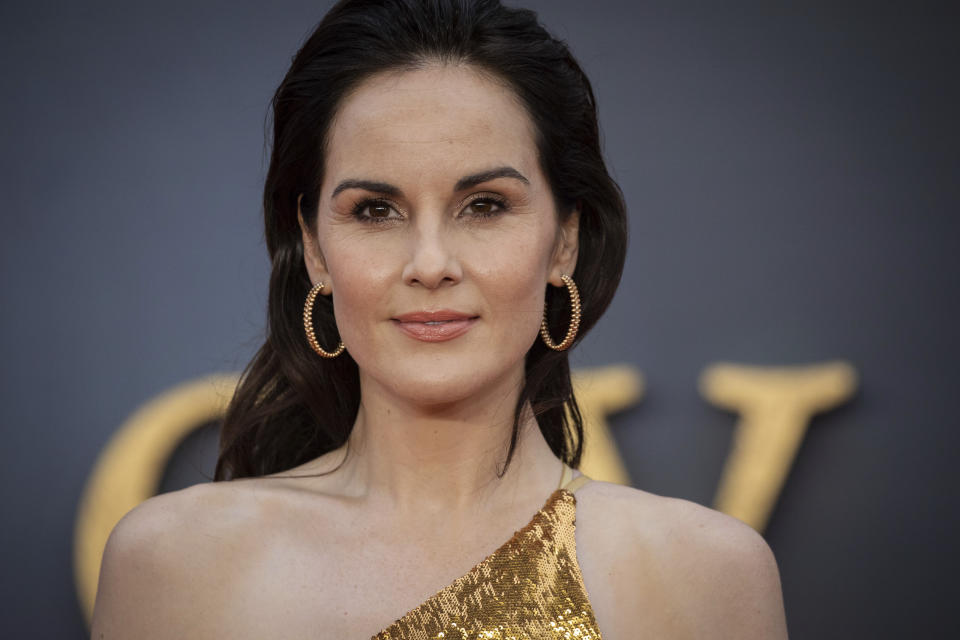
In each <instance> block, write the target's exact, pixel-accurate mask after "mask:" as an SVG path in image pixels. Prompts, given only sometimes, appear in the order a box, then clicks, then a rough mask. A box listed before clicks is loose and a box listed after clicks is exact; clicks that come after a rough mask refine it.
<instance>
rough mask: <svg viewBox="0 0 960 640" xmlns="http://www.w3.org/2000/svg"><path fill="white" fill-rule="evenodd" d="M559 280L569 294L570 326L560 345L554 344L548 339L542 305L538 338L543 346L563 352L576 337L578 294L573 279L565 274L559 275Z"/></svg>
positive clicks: (578, 318) (545, 310)
mask: <svg viewBox="0 0 960 640" xmlns="http://www.w3.org/2000/svg"><path fill="white" fill-rule="evenodd" d="M560 279H561V280H563V284H565V285H567V291H569V292H570V326H569V327H568V328H567V335H566V336H565V337H564V338H563V342H561V343H560V344H554V343H553V340H552V339H551V338H550V329H549V328H548V327H547V305H546V304H544V305H543V321H542V322H541V323H540V336H541V337H542V338H543V342H544V344H546V345H547V346H548V347H550V348H551V349H553V350H554V351H565V350H567V349H569V348H570V345H571V344H573V339H574V338H575V337H577V330H578V329H579V328H580V292H579V291H577V285H576V283H574V281H573V278H571V277H570V276H568V275H567V274H565V273H564V274H561V276H560Z"/></svg>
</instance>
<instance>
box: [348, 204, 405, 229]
mask: <svg viewBox="0 0 960 640" xmlns="http://www.w3.org/2000/svg"><path fill="white" fill-rule="evenodd" d="M391 213H396V209H394V207H393V205H392V204H391V203H390V202H387V201H386V200H380V199H375V198H367V199H365V200H361V201H360V202H358V203H357V204H356V205H354V207H353V210H352V211H351V214H352V215H353V217H354V218H356V219H357V220H360V221H361V222H371V223H374V224H377V223H383V222H390V221H391V220H399V219H400V215H399V214H397V215H396V216H391V215H390V214H391Z"/></svg>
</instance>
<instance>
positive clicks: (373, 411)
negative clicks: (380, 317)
mask: <svg viewBox="0 0 960 640" xmlns="http://www.w3.org/2000/svg"><path fill="white" fill-rule="evenodd" d="M518 388H519V383H518V381H514V380H508V381H505V383H504V384H502V385H494V386H493V388H491V389H489V390H488V391H486V392H484V393H482V394H476V395H474V396H472V397H470V398H467V399H464V400H461V401H459V402H453V403H448V404H442V405H436V404H434V405H428V406H424V405H420V404H415V403H411V402H408V401H405V400H403V399H401V398H397V397H396V396H393V395H392V394H390V393H389V392H387V391H386V390H384V389H383V388H382V387H378V386H377V385H376V384H375V383H374V382H372V381H370V380H361V389H362V390H363V392H362V395H361V397H362V400H361V404H360V409H359V411H358V414H357V420H356V422H355V424H354V428H353V431H352V433H351V436H350V441H349V455H348V456H347V458H346V459H345V461H344V464H343V468H342V469H341V472H342V474H343V475H342V476H341V477H342V479H343V482H344V483H345V486H343V489H344V490H345V492H347V493H349V494H352V495H356V496H359V495H364V496H369V497H371V498H374V499H378V500H380V499H382V500H385V501H387V502H388V503H390V504H391V506H392V507H393V508H396V509H399V510H402V511H407V510H411V511H412V510H416V511H421V512H423V511H427V512H434V513H440V512H447V513H449V512H451V511H459V510H464V509H473V510H476V508H477V507H478V503H484V502H487V501H491V500H493V499H494V498H495V499H496V500H495V501H496V502H498V503H500V502H502V501H507V502H519V501H523V500H527V501H529V500H530V499H531V495H536V496H543V492H544V491H545V490H552V489H553V488H555V486H556V484H557V482H558V481H559V479H560V469H561V467H560V462H559V461H558V460H557V458H556V456H554V454H553V452H552V451H551V450H550V447H549V445H548V444H547V443H546V441H545V440H544V438H543V435H542V434H541V432H540V429H539V427H538V425H537V423H536V420H535V419H534V417H533V415H532V413H531V412H530V409H529V406H527V407H525V410H524V412H522V414H521V418H522V419H521V421H520V425H519V431H518V437H517V444H516V447H515V449H514V454H513V458H512V460H511V462H510V465H509V467H508V468H507V470H506V472H505V473H503V475H502V476H498V471H499V470H501V469H502V467H503V464H504V462H505V461H506V456H507V452H508V451H509V446H510V436H511V432H512V428H513V414H514V407H515V405H516V401H517V397H518V394H519V391H518ZM510 389H513V391H512V392H510V391H509V390H510ZM338 473H340V472H338Z"/></svg>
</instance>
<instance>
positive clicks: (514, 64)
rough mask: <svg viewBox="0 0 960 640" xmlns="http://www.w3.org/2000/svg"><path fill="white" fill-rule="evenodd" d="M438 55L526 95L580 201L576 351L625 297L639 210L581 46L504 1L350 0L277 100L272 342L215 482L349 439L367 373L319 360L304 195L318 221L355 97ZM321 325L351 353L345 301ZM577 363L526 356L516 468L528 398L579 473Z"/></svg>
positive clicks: (229, 420) (541, 145)
mask: <svg viewBox="0 0 960 640" xmlns="http://www.w3.org/2000/svg"><path fill="white" fill-rule="evenodd" d="M438 61H439V62H444V63H449V64H464V65H469V66H472V67H474V68H477V69H479V70H482V71H484V72H486V73H489V74H491V75H492V76H494V77H496V78H499V79H500V80H502V81H505V82H506V83H507V85H508V86H509V87H511V88H512V89H513V91H514V92H515V93H516V95H517V97H518V98H519V99H520V101H521V103H522V104H523V105H524V106H525V108H526V111H527V113H528V114H529V116H530V118H531V120H532V122H533V124H534V127H535V142H536V146H537V151H538V156H539V161H540V165H541V169H542V170H543V172H544V175H545V176H546V178H547V181H548V183H549V184H550V188H551V191H552V194H553V199H554V202H555V203H556V205H557V215H558V218H559V219H560V220H561V221H562V220H565V219H566V218H567V216H569V215H570V214H571V213H572V211H573V210H574V209H575V208H576V206H577V205H579V207H580V225H579V238H578V240H579V254H578V258H577V266H576V269H575V271H574V273H573V274H572V276H573V279H574V281H575V282H576V284H577V285H578V287H579V289H580V292H581V297H582V315H581V320H580V331H579V333H578V334H577V338H576V340H575V341H574V344H576V343H577V342H579V340H580V339H581V338H582V337H583V336H584V334H585V333H586V332H587V331H589V330H590V328H591V327H592V326H593V325H594V324H596V322H597V320H598V319H599V318H600V316H601V315H602V314H603V312H604V311H605V310H606V308H607V306H608V305H609V304H610V301H611V300H612V299H613V295H614V292H615V291H616V288H617V285H618V283H619V281H620V276H621V273H622V271H623V264H624V260H625V255H626V244H627V228H626V226H627V223H626V206H625V204H624V200H623V195H622V193H621V191H620V188H619V187H618V186H617V184H616V183H615V182H614V181H613V179H612V178H611V177H610V175H609V174H608V172H607V169H606V165H605V163H604V160H603V156H602V152H601V149H600V136H599V128H598V124H597V110H596V103H595V100H594V95H593V89H592V88H591V85H590V82H589V80H588V79H587V77H586V75H585V74H584V73H583V71H582V70H581V69H580V66H579V65H578V64H577V62H576V60H574V58H573V56H572V55H571V53H570V51H569V49H568V48H567V46H566V44H565V43H564V42H562V41H560V40H557V39H555V38H553V37H552V36H550V34H549V33H547V31H546V30H545V29H544V28H543V27H542V26H541V25H540V24H539V22H538V21H537V15H536V13H534V12H533V11H530V10H526V9H516V8H510V7H504V6H502V5H501V4H500V2H499V1H498V0H341V1H340V2H338V3H337V4H336V5H334V6H333V8H331V9H330V11H329V12H328V13H327V15H326V16H325V17H324V18H323V20H322V21H321V22H320V24H319V25H318V26H317V27H316V29H315V30H314V31H313V33H312V34H311V35H310V37H309V38H308V39H307V41H306V43H305V44H304V45H303V47H302V48H301V49H300V50H299V52H298V53H297V55H296V56H295V57H294V59H293V63H292V64H291V66H290V69H289V71H288V72H287V74H286V76H285V77H284V79H283V82H282V83H281V84H280V86H279V88H278V89H277V91H276V93H275V94H274V96H273V100H272V112H273V146H272V154H271V158H270V166H269V169H268V172H267V178H266V182H265V185H264V193H263V209H264V223H265V227H266V242H267V249H268V251H269V254H270V261H271V274H270V292H269V299H268V326H267V338H266V342H265V343H264V345H263V346H262V347H261V348H260V350H259V351H258V353H257V354H256V356H255V357H254V359H253V361H252V362H251V363H250V364H249V365H248V366H247V368H246V370H245V371H244V373H243V376H242V377H241V381H240V384H239V385H238V387H237V389H236V392H235V394H234V396H233V398H232V400H231V402H230V404H229V406H228V408H227V413H226V417H225V420H224V423H223V427H222V429H221V434H220V453H219V458H218V460H217V466H216V471H215V474H214V479H215V480H229V479H233V478H243V477H253V476H262V475H268V474H272V473H278V472H281V471H285V470H288V469H291V468H293V467H295V466H298V465H300V464H303V463H304V462H307V461H309V460H311V459H313V458H316V457H318V456H320V455H322V454H324V453H327V452H329V451H332V450H334V449H337V448H339V447H340V446H342V445H344V444H345V443H346V442H347V439H348V437H349V435H350V432H351V430H352V428H353V424H354V421H355V419H356V415H357V409H358V407H359V404H360V380H359V373H358V369H357V364H356V362H355V361H354V360H353V358H352V357H351V356H350V354H349V351H347V352H345V353H343V354H342V355H340V356H339V357H337V358H334V359H324V358H320V357H318V356H317V355H316V354H315V353H313V351H312V350H311V348H310V346H309V345H308V343H307V340H306V337H305V335H304V330H303V324H302V317H303V304H304V300H305V299H306V297H307V293H308V292H309V290H310V288H311V282H310V279H309V277H308V275H307V272H306V268H305V266H304V260H303V245H302V236H301V229H300V226H299V223H298V220H297V211H298V207H297V204H298V198H299V197H300V195H301V194H302V196H303V197H302V202H301V208H300V210H301V211H302V214H303V217H304V221H305V222H306V223H307V224H308V225H310V227H311V228H313V227H314V225H315V218H316V212H317V208H318V202H319V197H320V185H321V182H322V177H323V172H324V155H325V147H326V142H327V139H328V137H329V133H330V132H329V127H330V122H331V120H332V119H333V117H334V115H335V113H336V111H337V108H338V106H339V105H340V104H341V103H342V101H343V100H344V98H345V97H346V96H347V95H348V93H349V92H350V91H351V90H352V89H354V88H356V87H357V86H358V85H359V84H360V83H361V82H363V81H364V80H366V79H367V78H369V77H371V76H372V75H374V74H377V73H380V72H383V71H402V70H412V69H416V68H419V67H422V66H424V65H425V64H429V63H432V62H438ZM545 295H546V302H547V306H548V309H549V311H548V323H549V326H550V327H551V328H554V329H553V330H554V331H556V332H558V333H559V332H561V331H563V330H565V329H564V328H565V327H566V326H567V323H568V322H569V314H570V308H569V307H570V305H569V300H568V297H567V292H566V289H565V288H563V287H559V288H558V287H551V286H547V288H546V294H545ZM313 317H314V326H315V328H316V335H317V338H318V340H319V341H320V343H321V344H326V345H336V344H337V343H338V341H339V340H340V336H339V333H338V332H337V327H336V324H335V321H334V314H333V301H332V300H331V299H330V297H326V296H320V297H319V298H318V299H317V301H316V306H315V308H314V312H313ZM561 335H562V334H561ZM567 354H568V352H567V351H553V350H551V349H548V348H547V347H546V346H545V345H544V344H543V342H542V341H541V340H536V341H535V342H534V344H533V346H532V347H531V348H530V350H529V351H528V352H527V355H526V364H525V372H526V376H525V381H524V385H523V387H522V389H521V390H520V394H519V398H518V399H517V403H516V405H515V407H514V421H513V430H512V434H511V438H510V447H509V450H508V452H507V456H506V459H505V461H504V463H503V467H502V469H501V472H500V473H501V474H502V473H503V472H504V471H505V470H506V468H507V466H508V465H509V463H510V460H511V459H512V457H513V453H514V450H515V448H516V444H517V439H518V436H519V429H520V425H521V414H522V410H523V408H524V407H525V406H526V404H527V403H529V405H530V408H531V409H532V411H533V415H534V416H536V419H537V423H538V425H539V427H540V430H541V432H542V433H543V436H544V438H545V439H546V441H547V443H549V445H550V447H551V449H552V450H553V452H554V453H555V454H556V455H557V456H558V457H560V458H561V459H563V460H564V461H565V462H567V463H568V464H570V465H571V466H573V467H576V466H578V465H579V461H580V456H581V453H582V449H583V421H582V419H581V416H580V411H579V408H578V407H577V403H576V400H575V399H574V396H573V390H572V387H571V381H570V365H569V362H568V359H567Z"/></svg>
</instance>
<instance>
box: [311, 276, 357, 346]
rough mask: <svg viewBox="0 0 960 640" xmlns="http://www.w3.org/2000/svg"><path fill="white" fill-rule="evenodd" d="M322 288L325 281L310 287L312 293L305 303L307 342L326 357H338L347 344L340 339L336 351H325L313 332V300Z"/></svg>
mask: <svg viewBox="0 0 960 640" xmlns="http://www.w3.org/2000/svg"><path fill="white" fill-rule="evenodd" d="M322 289H323V283H322V282H318V283H317V284H315V285H314V286H313V288H312V289H310V293H308V294H307V301H306V303H304V305H303V330H304V331H306V332H307V342H308V343H309V344H310V348H311V349H313V350H314V351H316V352H317V353H318V354H320V355H321V356H323V357H324V358H336V357H337V356H338V355H340V354H341V353H343V350H344V349H346V348H347V347H346V345H344V344H343V341H342V340H341V341H340V345H339V346H338V347H337V350H336V351H334V352H332V353H331V352H330V351H324V350H323V348H322V347H321V346H320V343H319V342H317V335H316V334H315V333H314V332H313V302H314V300H316V299H317V294H318V293H320V291H321V290H322Z"/></svg>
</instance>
